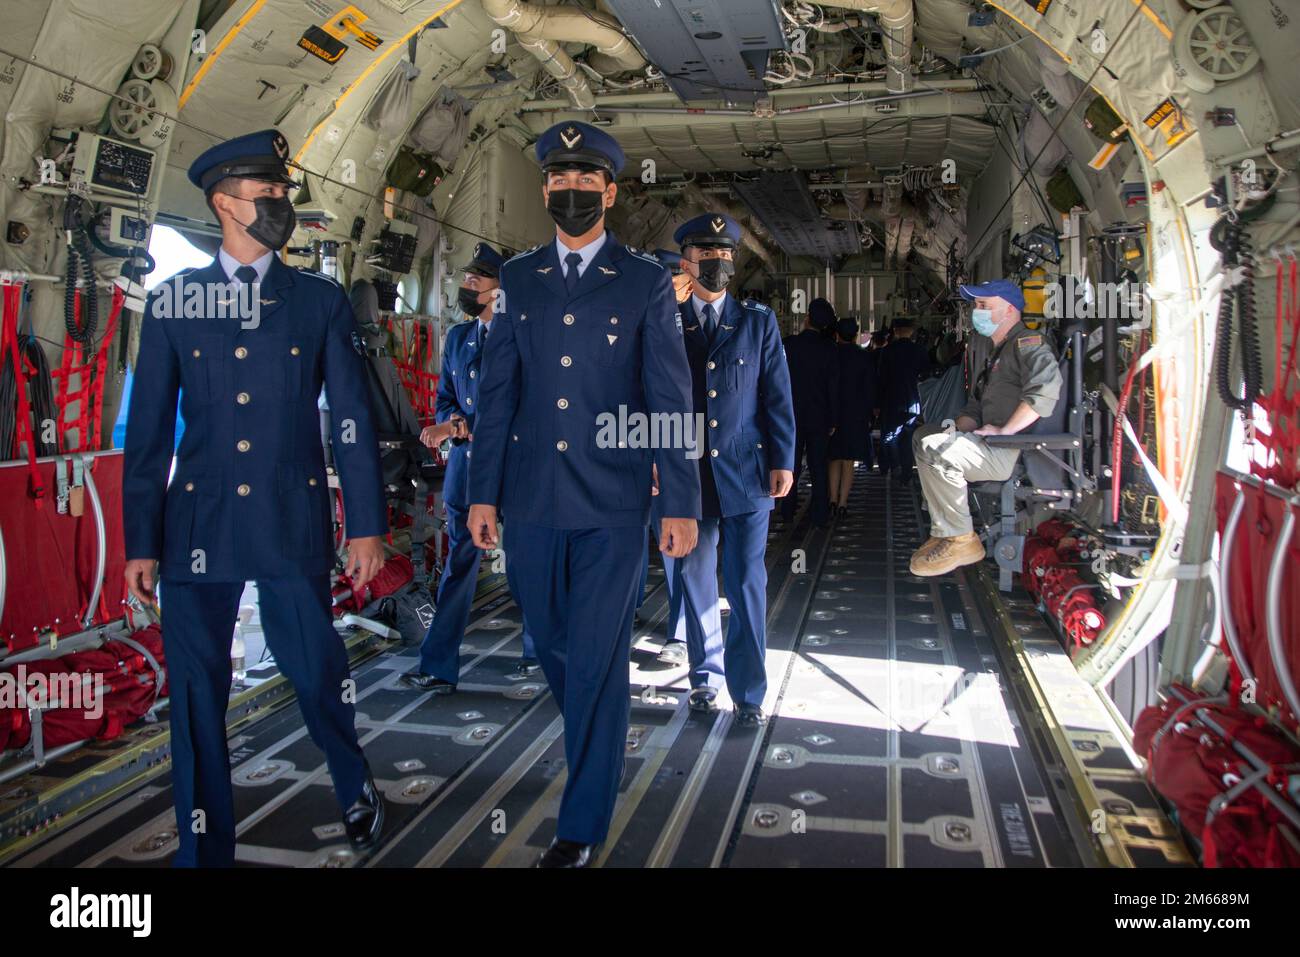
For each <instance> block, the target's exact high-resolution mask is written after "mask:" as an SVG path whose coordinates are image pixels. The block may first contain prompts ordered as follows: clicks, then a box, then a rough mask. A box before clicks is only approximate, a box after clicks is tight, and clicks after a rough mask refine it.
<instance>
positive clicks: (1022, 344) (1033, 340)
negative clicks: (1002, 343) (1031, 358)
mask: <svg viewBox="0 0 1300 957" xmlns="http://www.w3.org/2000/svg"><path fill="white" fill-rule="evenodd" d="M1042 344H1043V337H1042V336H1040V335H1032V336H1021V337H1020V338H1019V339H1017V340H1016V348H1017V349H1032V348H1033V347H1035V346H1041V345H1042Z"/></svg>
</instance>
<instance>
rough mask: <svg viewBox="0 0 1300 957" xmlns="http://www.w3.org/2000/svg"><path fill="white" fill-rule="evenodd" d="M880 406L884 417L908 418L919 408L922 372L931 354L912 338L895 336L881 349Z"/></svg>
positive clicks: (915, 413) (925, 371) (893, 419)
mask: <svg viewBox="0 0 1300 957" xmlns="http://www.w3.org/2000/svg"><path fill="white" fill-rule="evenodd" d="M879 368H880V409H881V417H882V418H883V419H884V420H885V421H887V422H890V421H896V420H901V419H906V418H910V417H911V416H914V415H917V414H919V413H920V411H921V392H920V386H919V382H920V379H921V376H923V375H925V374H926V373H927V372H928V371H929V369H930V356H929V353H927V352H926V351H925V348H924V347H923V346H922V345H921V344H920V343H918V342H916V341H915V340H913V339H901V338H900V339H895V340H894V341H893V342H891V343H890V344H889V345H887V346H885V348H884V349H882V350H880V367H879Z"/></svg>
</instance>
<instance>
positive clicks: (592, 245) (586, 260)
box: [555, 233, 606, 278]
mask: <svg viewBox="0 0 1300 957" xmlns="http://www.w3.org/2000/svg"><path fill="white" fill-rule="evenodd" d="M605 238H606V234H605V233H601V234H600V235H599V236H597V237H596V238H595V239H593V240H592V241H591V242H589V243H587V245H585V246H583V247H582V248H581V249H570V248H569V247H568V246H566V245H564V243H562V242H560V237H559V236H556V237H555V253H556V255H557V256H559V257H560V275H561V277H564V276H567V275H568V274H569V264H568V263H566V262H565V261H564V257H565V256H567V255H569V253H577V254H578V255H579V256H581V257H582V262H580V263H578V277H579V278H581V277H582V274H583V273H584V272H586V271H587V267H588V266H590V265H591V261H592V260H593V259H595V258H596V253H598V252H600V247H601V246H603V245H605Z"/></svg>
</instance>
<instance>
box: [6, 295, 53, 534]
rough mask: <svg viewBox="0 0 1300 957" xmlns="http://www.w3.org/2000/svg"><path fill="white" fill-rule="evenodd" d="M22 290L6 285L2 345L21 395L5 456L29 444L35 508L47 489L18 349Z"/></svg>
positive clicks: (28, 456)
mask: <svg viewBox="0 0 1300 957" xmlns="http://www.w3.org/2000/svg"><path fill="white" fill-rule="evenodd" d="M22 294H23V288H22V286H21V285H19V284H16V283H6V284H5V286H4V325H3V332H2V334H0V340H2V342H0V345H7V347H8V349H9V358H10V360H11V361H12V362H13V364H14V391H15V392H16V393H17V395H18V402H17V405H18V410H17V411H18V415H17V418H16V421H15V426H14V447H13V448H12V449H7V450H5V452H6V455H7V456H8V455H13V456H16V455H17V454H18V449H19V448H20V447H21V446H22V444H23V443H24V442H25V443H26V444H27V469H28V471H29V472H30V476H29V478H28V482H27V491H28V494H30V495H31V496H32V498H34V499H35V500H36V507H37V508H40V507H41V506H42V505H44V499H45V486H44V485H42V484H41V473H40V471H39V470H38V469H37V468H36V441H35V440H34V439H33V437H32V410H31V406H30V405H29V404H28V402H27V373H26V371H25V366H24V364H23V356H22V353H21V352H20V351H19V349H18V310H19V307H20V306H21V304H22Z"/></svg>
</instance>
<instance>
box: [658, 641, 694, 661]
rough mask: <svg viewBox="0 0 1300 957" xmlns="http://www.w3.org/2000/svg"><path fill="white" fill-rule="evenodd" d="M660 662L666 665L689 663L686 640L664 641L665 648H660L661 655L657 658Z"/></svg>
mask: <svg viewBox="0 0 1300 957" xmlns="http://www.w3.org/2000/svg"><path fill="white" fill-rule="evenodd" d="M655 660H656V661H658V662H659V663H660V664H665V665H684V664H687V662H688V660H689V656H688V655H687V653H686V642H684V641H668V642H665V643H664V646H663V648H661V649H660V650H659V657H658V658H656V659H655Z"/></svg>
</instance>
